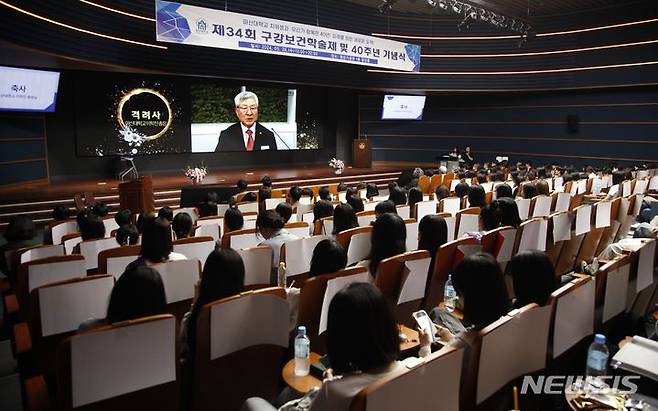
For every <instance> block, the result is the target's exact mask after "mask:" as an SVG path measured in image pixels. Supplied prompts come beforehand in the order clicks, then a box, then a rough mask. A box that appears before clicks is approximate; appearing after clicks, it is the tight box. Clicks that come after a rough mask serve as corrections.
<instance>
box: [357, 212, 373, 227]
mask: <svg viewBox="0 0 658 411" xmlns="http://www.w3.org/2000/svg"><path fill="white" fill-rule="evenodd" d="M376 218H377V217H376V216H375V215H374V214H366V215H360V216H357V217H356V219H357V221H358V222H359V227H368V226H369V225H370V223H371V222H372V221H375V219H376Z"/></svg>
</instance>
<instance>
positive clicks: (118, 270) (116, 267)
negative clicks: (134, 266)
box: [106, 255, 138, 280]
mask: <svg viewBox="0 0 658 411" xmlns="http://www.w3.org/2000/svg"><path fill="white" fill-rule="evenodd" d="M137 258H138V256H137V255H128V256H124V257H112V258H108V259H107V273H106V274H112V275H113V276H114V279H115V280H118V279H119V277H121V275H122V274H123V272H124V271H126V267H127V266H128V264H130V263H132V262H133V261H135V260H136V259H137Z"/></svg>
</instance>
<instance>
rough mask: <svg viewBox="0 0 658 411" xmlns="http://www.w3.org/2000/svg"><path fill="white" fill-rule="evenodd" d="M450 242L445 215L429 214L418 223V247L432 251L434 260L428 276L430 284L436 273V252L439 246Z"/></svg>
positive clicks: (431, 254)
mask: <svg viewBox="0 0 658 411" xmlns="http://www.w3.org/2000/svg"><path fill="white" fill-rule="evenodd" d="M447 242H448V224H446V220H444V219H443V217H441V216H439V215H436V214H429V215H426V216H425V217H423V218H422V219H421V220H420V223H418V249H419V250H427V251H429V252H430V256H431V258H432V261H431V262H430V267H429V271H428V274H429V275H428V276H427V282H428V284H429V281H430V276H431V275H432V273H434V263H435V262H436V252H437V251H438V249H439V247H441V246H442V245H443V244H445V243H447Z"/></svg>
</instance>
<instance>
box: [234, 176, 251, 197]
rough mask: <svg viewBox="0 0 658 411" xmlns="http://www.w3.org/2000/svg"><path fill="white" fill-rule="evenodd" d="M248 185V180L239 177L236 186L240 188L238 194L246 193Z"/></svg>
mask: <svg viewBox="0 0 658 411" xmlns="http://www.w3.org/2000/svg"><path fill="white" fill-rule="evenodd" d="M247 187H248V184H247V182H246V181H245V180H244V179H243V178H241V179H239V180H238V182H237V183H236V184H235V188H236V189H237V190H238V191H237V193H236V194H239V193H244V192H245V191H247Z"/></svg>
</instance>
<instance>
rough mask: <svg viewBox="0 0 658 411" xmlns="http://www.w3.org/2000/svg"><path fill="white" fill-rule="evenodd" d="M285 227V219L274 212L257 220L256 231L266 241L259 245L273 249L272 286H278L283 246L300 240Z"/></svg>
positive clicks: (267, 213)
mask: <svg viewBox="0 0 658 411" xmlns="http://www.w3.org/2000/svg"><path fill="white" fill-rule="evenodd" d="M330 204H331V203H330ZM283 226H284V223H283V219H282V218H281V217H280V216H279V215H278V214H277V213H276V211H274V210H267V211H265V212H263V213H261V214H258V218H257V219H256V229H257V230H258V232H259V233H260V235H262V236H263V238H264V239H265V241H263V242H262V243H260V244H259V245H266V246H268V247H270V248H271V249H272V278H271V279H270V283H271V284H276V271H277V268H278V267H279V259H280V256H281V246H282V245H283V243H285V242H286V241H290V240H297V239H298V238H299V237H297V236H296V235H294V234H290V233H289V232H288V230H286V229H285V228H283Z"/></svg>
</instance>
